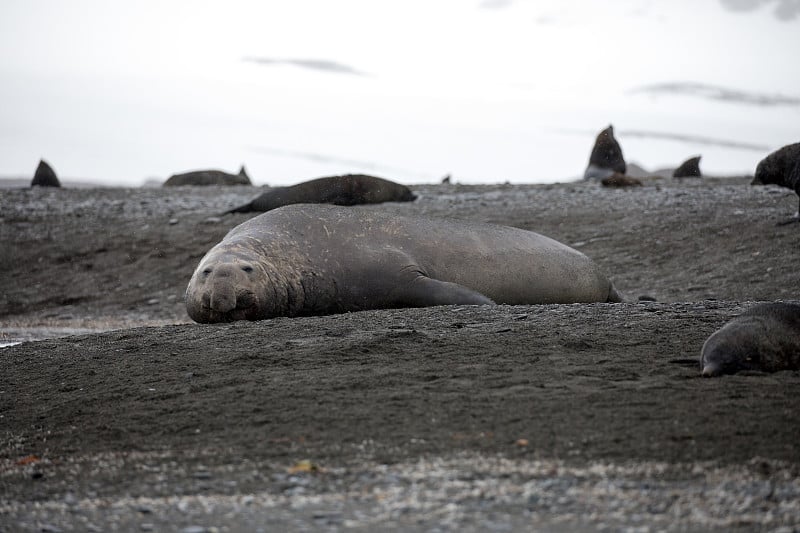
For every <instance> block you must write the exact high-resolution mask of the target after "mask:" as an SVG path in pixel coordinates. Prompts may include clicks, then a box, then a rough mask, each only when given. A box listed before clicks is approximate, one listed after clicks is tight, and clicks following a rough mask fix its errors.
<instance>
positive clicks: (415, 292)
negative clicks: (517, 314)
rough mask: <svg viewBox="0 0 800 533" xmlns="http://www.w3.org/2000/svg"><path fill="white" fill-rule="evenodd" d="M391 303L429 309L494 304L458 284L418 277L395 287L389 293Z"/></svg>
mask: <svg viewBox="0 0 800 533" xmlns="http://www.w3.org/2000/svg"><path fill="white" fill-rule="evenodd" d="M391 299H392V301H393V302H394V303H395V304H396V305H398V306H402V307H431V306H434V305H487V304H488V305H493V304H494V302H493V301H492V300H490V299H489V298H487V297H486V296H484V295H483V294H481V293H479V292H478V291H474V290H472V289H469V288H467V287H464V286H463V285H459V284H458V283H450V282H449V281H439V280H436V279H431V278H429V277H427V276H418V277H416V278H414V279H413V280H412V281H411V282H409V283H407V284H404V285H403V286H401V287H397V288H396V289H395V290H393V291H392V293H391Z"/></svg>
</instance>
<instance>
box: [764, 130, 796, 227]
mask: <svg viewBox="0 0 800 533" xmlns="http://www.w3.org/2000/svg"><path fill="white" fill-rule="evenodd" d="M768 184H774V185H780V186H781V187H786V188H787V189H792V190H793V191H794V192H795V193H797V196H798V197H799V198H800V143H794V144H787V145H786V146H784V147H783V148H780V149H778V150H776V151H774V152H772V153H771V154H769V155H768V156H767V157H765V158H764V159H762V160H761V161H760V162H759V163H758V166H757V167H756V175H755V177H754V178H753V182H752V185H768ZM792 222H800V205H798V208H797V213H796V214H795V215H794V217H792V218H790V219H789V220H786V221H784V222H780V223H779V224H778V225H784V224H790V223H792Z"/></svg>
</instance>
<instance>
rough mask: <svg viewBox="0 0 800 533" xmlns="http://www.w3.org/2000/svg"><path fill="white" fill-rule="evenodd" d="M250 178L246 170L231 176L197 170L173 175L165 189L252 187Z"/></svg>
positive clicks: (240, 170)
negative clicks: (228, 186)
mask: <svg viewBox="0 0 800 533" xmlns="http://www.w3.org/2000/svg"><path fill="white" fill-rule="evenodd" d="M252 184H253V183H252V182H251V181H250V176H248V175H247V171H246V170H245V169H244V165H242V167H241V168H240V169H239V173H238V174H229V173H227V172H225V171H222V170H195V171H192V172H185V173H183V174H173V175H172V176H170V177H169V179H167V181H165V182H164V187H176V186H179V185H252Z"/></svg>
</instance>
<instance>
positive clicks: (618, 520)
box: [0, 177, 800, 532]
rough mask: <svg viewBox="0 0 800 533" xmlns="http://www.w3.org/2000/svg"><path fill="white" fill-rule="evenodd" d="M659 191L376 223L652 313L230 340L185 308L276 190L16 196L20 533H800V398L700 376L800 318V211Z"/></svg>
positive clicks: (13, 191) (406, 312)
mask: <svg viewBox="0 0 800 533" xmlns="http://www.w3.org/2000/svg"><path fill="white" fill-rule="evenodd" d="M644 182H645V185H644V186H642V187H636V188H630V189H604V188H602V187H601V186H600V185H599V184H597V183H585V182H577V183H563V184H549V185H503V184H497V185H480V186H478V185H458V184H453V185H422V186H413V187H412V189H413V190H414V192H415V193H416V194H417V195H418V199H417V200H416V201H415V202H412V203H391V204H382V205H372V206H358V207H353V209H367V210H382V211H388V212H390V213H397V214H404V215H411V216H413V215H425V216H434V217H449V218H458V219H465V220H476V221H485V222H492V223H498V224H504V225H509V226H515V227H520V228H524V229H529V230H533V231H536V232H539V233H542V234H544V235H547V236H549V237H552V238H554V239H557V240H559V241H561V242H563V243H565V244H568V245H570V246H572V247H574V248H577V249H579V250H581V251H582V252H584V253H585V254H586V255H588V256H589V257H591V258H592V259H593V260H594V261H595V262H597V263H598V264H599V265H600V266H601V267H602V269H603V270H604V271H605V272H606V274H607V275H608V277H609V278H610V279H611V280H612V281H613V282H614V284H615V285H616V287H617V288H618V289H619V291H620V292H622V293H623V295H624V296H625V298H626V302H625V303H620V304H573V305H540V306H443V307H434V308H424V309H393V310H381V311H368V312H359V313H349V314H342V315H332V316H324V317H307V318H295V319H290V318H278V319H273V320H265V321H260V322H236V323H232V324H218V325H200V324H195V323H192V322H191V321H190V319H189V318H188V316H187V315H186V311H185V308H184V304H183V293H184V291H185V289H186V284H187V283H188V280H189V277H190V276H191V273H192V271H193V269H194V268H195V266H196V265H197V263H198V261H199V260H200V258H201V257H202V256H203V255H204V254H205V252H206V251H207V250H208V249H209V248H210V247H211V246H213V245H214V244H216V243H217V242H218V241H219V240H220V239H221V238H222V236H224V235H225V233H226V232H227V231H228V230H229V229H230V228H232V227H234V226H235V225H237V224H239V223H241V222H243V221H244V220H246V219H247V218H248V215H247V214H235V215H224V216H223V215H221V214H220V213H222V212H224V211H225V210H227V209H230V208H232V207H234V206H236V205H240V204H242V203H244V202H247V201H249V200H251V199H252V198H253V197H255V196H256V195H258V194H259V192H261V189H260V188H257V187H227V188H224V187H175V188H71V187H70V186H69V183H64V185H65V186H64V187H63V188H62V189H33V190H32V189H29V188H13V187H12V188H2V189H0V249H2V251H3V252H2V254H0V269H2V272H3V274H2V276H0V343H17V342H19V343H20V344H15V345H13V346H8V347H5V348H2V349H0V375H2V376H3V377H2V379H0V429H2V431H0V439H2V440H0V488H1V489H2V490H0V531H9V532H11V531H51V532H54V531H109V530H118V531H163V530H173V531H184V532H200V531H259V530H262V531H271V530H286V529H290V530H309V531H310V530H337V531H339V530H355V531H367V530H376V529H381V530H386V529H388V530H392V529H394V530H404V531H405V530H411V531H414V530H419V531H437V530H438V531H441V530H445V531H450V530H452V531H456V530H457V531H486V530H498V531H519V530H543V531H597V530H601V529H607V530H613V531H712V530H718V531H786V532H788V531H793V530H796V529H797V528H799V527H800V447H798V442H800V423H798V421H797V413H798V412H799V410H800V397H799V396H798V395H797V390H798V385H800V372H797V371H784V372H778V373H774V374H765V373H759V372H746V373H740V374H737V375H734V376H725V377H721V378H713V379H704V378H702V377H701V376H700V368H699V363H698V357H699V353H700V348H701V346H702V343H703V341H704V340H705V339H706V338H707V337H708V335H710V334H711V333H712V332H713V331H715V330H716V329H717V328H719V327H720V326H721V325H723V324H724V323H725V322H726V321H728V320H730V319H731V318H732V317H734V316H736V315H738V314H739V313H741V312H742V311H744V310H745V309H747V308H748V307H750V306H751V305H753V304H754V303H756V302H762V301H794V302H797V301H800V274H799V273H798V268H797V258H798V250H800V227H798V225H797V224H793V225H786V226H776V222H779V221H781V220H785V219H787V218H788V217H789V216H791V215H792V214H793V213H794V211H795V210H796V207H797V196H796V195H795V194H794V193H793V192H792V191H789V190H788V189H780V188H777V187H773V186H766V187H754V186H750V185H749V182H750V178H749V177H730V178H702V179H685V180H678V179H672V178H661V179H645V180H644ZM500 269H501V266H500V265H498V271H500Z"/></svg>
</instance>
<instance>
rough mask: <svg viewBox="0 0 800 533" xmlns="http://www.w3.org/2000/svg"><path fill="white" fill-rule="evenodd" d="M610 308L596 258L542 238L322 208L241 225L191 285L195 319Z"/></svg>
mask: <svg viewBox="0 0 800 533" xmlns="http://www.w3.org/2000/svg"><path fill="white" fill-rule="evenodd" d="M607 301H612V302H617V301H620V297H619V294H618V293H617V291H616V290H615V288H614V286H613V285H612V284H611V282H610V281H609V280H608V278H606V277H605V275H603V273H602V272H600V269H599V268H598V267H597V265H596V264H595V263H594V262H593V261H592V260H591V259H589V258H588V257H586V256H585V255H584V254H582V253H581V252H579V251H577V250H574V249H572V248H570V247H568V246H566V245H564V244H561V243H559V242H557V241H554V240H553V239H550V238H548V237H544V236H542V235H539V234H538V233H534V232H532V231H525V230H521V229H517V228H510V227H506V226H497V225H492V224H485V223H478V222H468V221H458V220H447V219H433V218H424V217H419V218H416V217H415V218H409V217H402V216H396V215H393V214H389V213H381V212H373V211H365V210H360V209H350V208H342V207H335V206H329V205H315V204H298V205H292V206H286V207H282V208H280V209H276V210H274V211H270V212H269V213H264V214H262V215H259V216H257V217H254V218H251V219H250V220H247V221H246V222H244V223H242V224H240V225H239V226H237V227H235V228H233V229H232V230H231V231H230V232H229V233H228V234H227V235H226V236H225V238H224V239H223V240H222V242H220V243H219V244H217V245H216V246H214V247H213V248H212V249H211V250H210V251H209V252H208V253H207V254H206V255H205V257H203V259H202V260H201V261H200V264H199V265H198V267H197V269H196V270H195V272H194V274H193V275H192V279H191V281H189V286H188V288H187V289H186V310H187V312H188V313H189V316H190V317H191V318H192V319H193V320H195V321H197V322H229V321H233V320H260V319H265V318H271V317H276V316H302V315H325V314H333V313H342V312H347V311H359V310H366V309H387V308H399V307H427V306H435V305H448V304H492V303H495V302H496V303H504V304H538V303H576V302H607Z"/></svg>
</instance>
